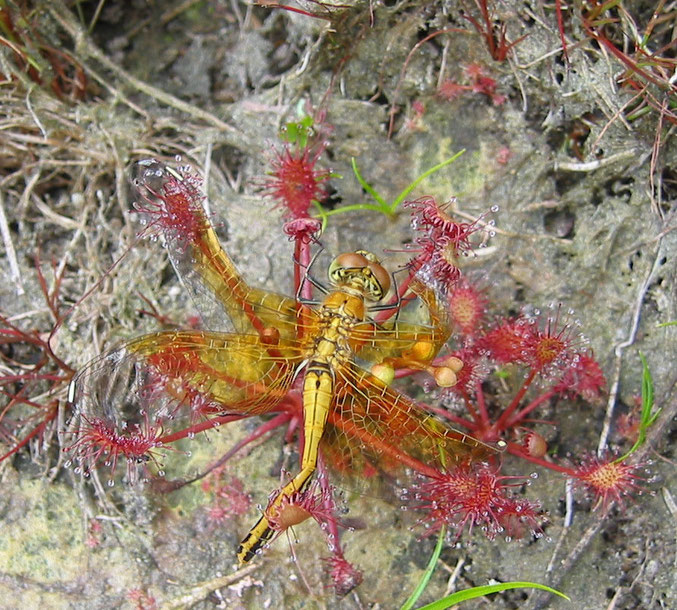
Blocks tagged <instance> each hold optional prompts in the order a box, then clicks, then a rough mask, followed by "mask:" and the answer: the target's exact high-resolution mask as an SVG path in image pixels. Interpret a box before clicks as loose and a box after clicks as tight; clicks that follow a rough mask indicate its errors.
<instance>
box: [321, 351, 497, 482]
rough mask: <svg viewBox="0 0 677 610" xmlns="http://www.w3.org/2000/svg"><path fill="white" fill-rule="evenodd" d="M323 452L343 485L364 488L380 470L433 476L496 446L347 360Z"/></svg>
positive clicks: (397, 474) (338, 382)
mask: <svg viewBox="0 0 677 610" xmlns="http://www.w3.org/2000/svg"><path fill="white" fill-rule="evenodd" d="M322 453H323V455H324V456H325V459H326V461H327V463H329V464H330V465H331V466H332V467H333V470H335V471H336V472H337V474H338V475H339V477H340V478H341V479H342V480H343V481H345V482H346V483H347V486H348V487H350V488H364V486H365V483H366V485H369V481H370V479H374V478H378V477H375V475H376V474H379V473H386V474H388V475H390V476H392V477H394V478H398V477H400V476H401V475H403V474H409V473H412V472H415V473H419V474H422V475H426V476H434V474H435V472H436V471H440V470H445V469H448V468H453V466H454V465H457V464H459V463H460V462H462V461H463V460H471V461H479V460H485V459H488V458H489V457H490V456H492V455H495V454H496V453H497V450H496V449H494V448H493V447H491V446H489V445H486V444H484V443H482V442H481V441H478V440H476V439H474V438H472V437H470V436H468V435H466V434H464V433H463V432H459V431H457V430H454V429H453V428H451V427H449V426H447V425H446V424H444V423H443V422H442V421H440V420H439V419H437V418H436V417H434V416H433V415H431V414H429V413H426V412H425V411H424V410H423V409H421V408H420V407H419V406H417V405H416V404H415V403H414V402H413V401H412V400H411V399H409V398H407V397H406V396H404V395H403V394H401V393H399V392H398V391H396V390H394V389H393V388H390V387H388V386H386V385H385V384H383V383H382V382H381V381H380V380H378V379H377V378H376V377H374V376H373V375H371V374H369V373H368V372H366V371H364V370H361V369H359V368H358V367H356V366H354V365H352V364H348V365H346V366H344V367H340V368H339V369H338V371H337V380H336V393H335V396H334V400H333V403H332V409H331V411H330V413H329V419H328V425H327V428H326V430H325V433H324V436H323V439H322Z"/></svg>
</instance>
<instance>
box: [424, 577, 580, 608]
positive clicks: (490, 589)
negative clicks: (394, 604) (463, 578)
mask: <svg viewBox="0 0 677 610" xmlns="http://www.w3.org/2000/svg"><path fill="white" fill-rule="evenodd" d="M508 589H540V590H541V591H547V592H548V593H553V594H554V595H559V596H560V597H562V598H564V599H566V600H567V601H571V600H570V599H569V598H568V597H567V596H566V595H564V593H561V592H560V591H557V589H552V588H550V587H548V586H546V585H539V584H538V583H536V582H502V583H500V584H497V585H484V586H482V587H473V588H472V589H466V590H465V591H458V592H456V593H452V594H451V595H449V596H447V597H445V598H443V599H438V600H437V601H436V602H433V603H432V604H428V605H427V606H421V607H420V608H419V609H418V610H445V609H446V608H450V607H451V606H453V605H454V604H460V603H461V602H464V601H467V600H469V599H477V598H478V597H483V596H484V595H490V594H491V593H500V592H501V591H507V590H508Z"/></svg>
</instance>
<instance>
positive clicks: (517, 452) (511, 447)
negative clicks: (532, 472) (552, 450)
mask: <svg viewBox="0 0 677 610" xmlns="http://www.w3.org/2000/svg"><path fill="white" fill-rule="evenodd" d="M506 451H507V452H508V453H510V454H511V455H514V456H516V457H518V458H522V459H524V460H527V461H529V462H532V463H533V464H536V465H538V466H543V468H548V469H550V470H554V471H556V472H559V473H561V474H565V475H567V476H568V477H576V471H575V470H574V469H573V468H567V467H566V466H562V465H560V464H557V463H555V462H549V461H548V460H546V459H543V458H539V457H535V456H533V455H529V454H528V453H526V452H525V451H524V447H522V445H520V444H518V443H513V442H512V441H509V442H508V447H507V449H506Z"/></svg>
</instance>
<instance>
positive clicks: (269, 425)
mask: <svg viewBox="0 0 677 610" xmlns="http://www.w3.org/2000/svg"><path fill="white" fill-rule="evenodd" d="M288 417H292V416H291V415H290V414H289V413H280V414H279V415H277V416H275V417H274V418H273V419H271V420H269V421H267V422H266V423H264V424H262V425H260V426H259V427H258V428H257V429H256V430H254V432H252V434H250V435H249V436H247V438H243V439H242V440H241V441H239V442H238V443H236V444H235V445H234V446H233V447H231V448H230V449H229V450H228V451H226V453H224V454H223V455H222V456H221V457H220V458H219V459H218V460H216V462H214V463H213V464H210V465H209V466H208V467H207V469H206V470H205V471H204V472H202V473H200V474H199V475H197V476H196V477H194V478H192V479H190V480H188V481H185V482H184V483H182V484H181V487H183V486H184V485H188V484H190V483H194V482H195V481H199V480H200V479H203V478H204V477H206V476H207V475H208V474H209V473H210V472H212V471H213V470H215V469H216V468H219V467H221V466H223V465H224V464H225V463H226V462H227V461H228V460H229V459H230V458H232V457H233V456H234V455H235V454H236V453H237V452H238V451H240V450H241V449H243V448H244V447H246V446H247V445H249V444H250V443H253V442H254V441H255V440H256V439H258V438H261V437H262V436H263V435H264V434H266V433H268V432H270V431H271V430H274V429H275V428H276V427H277V426H279V425H280V424H282V423H284V420H285V419H286V418H288Z"/></svg>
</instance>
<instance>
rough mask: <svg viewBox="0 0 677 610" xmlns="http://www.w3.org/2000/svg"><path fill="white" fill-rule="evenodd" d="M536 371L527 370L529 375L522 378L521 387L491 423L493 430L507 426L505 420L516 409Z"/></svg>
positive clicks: (503, 428)
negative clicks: (492, 423) (494, 421)
mask: <svg viewBox="0 0 677 610" xmlns="http://www.w3.org/2000/svg"><path fill="white" fill-rule="evenodd" d="M536 373H537V370H536V369H532V370H531V371H530V372H529V376H528V377H527V378H526V379H525V380H524V383H523V384H522V387H521V388H520V389H519V392H517V394H515V396H514V397H513V399H512V402H511V403H510V405H509V406H508V408H507V409H506V410H505V411H503V413H501V416H500V417H499V418H498V420H497V421H496V423H495V424H494V425H493V428H494V430H496V431H497V432H498V431H500V430H505V429H506V428H507V427H508V426H507V422H508V420H509V419H510V416H511V415H512V414H513V412H514V411H515V409H517V407H518V406H519V403H520V401H521V400H522V398H524V395H525V394H526V393H527V390H528V389H529V386H530V385H531V382H532V381H533V380H534V377H536Z"/></svg>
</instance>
